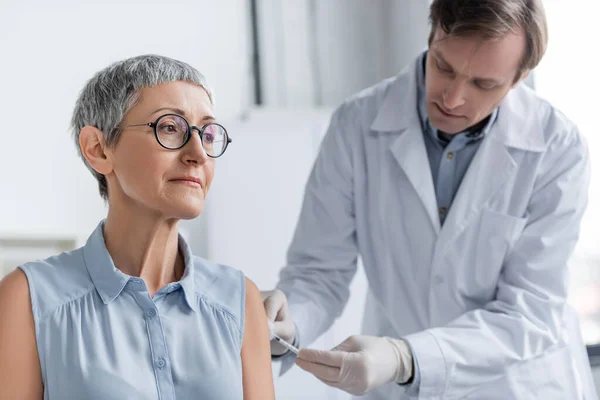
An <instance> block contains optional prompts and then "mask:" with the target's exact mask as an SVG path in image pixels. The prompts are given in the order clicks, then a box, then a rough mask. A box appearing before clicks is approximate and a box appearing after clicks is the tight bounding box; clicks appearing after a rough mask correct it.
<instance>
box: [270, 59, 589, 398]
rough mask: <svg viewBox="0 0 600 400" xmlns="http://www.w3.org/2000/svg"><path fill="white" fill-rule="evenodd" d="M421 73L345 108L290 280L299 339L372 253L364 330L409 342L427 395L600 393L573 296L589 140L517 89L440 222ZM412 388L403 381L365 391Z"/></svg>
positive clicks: (326, 319) (405, 392)
mask: <svg viewBox="0 0 600 400" xmlns="http://www.w3.org/2000/svg"><path fill="white" fill-rule="evenodd" d="M416 68H417V63H414V64H413V65H411V66H410V67H408V68H407V69H406V70H405V71H404V72H402V73H401V74H400V75H399V76H397V77H395V78H391V79H388V80H386V81H384V82H382V83H380V84H378V85H376V86H374V87H372V88H369V89H367V90H365V91H363V92H361V93H359V94H358V95H356V96H354V97H352V98H351V99H349V100H348V101H346V102H345V103H344V104H343V105H342V106H340V108H339V109H338V110H337V111H336V112H335V114H334V115H333V117H332V120H331V125H330V128H329V130H328V132H327V135H326V136H325V138H324V141H323V143H322V147H321V150H320V153H319V156H318V158H317V161H316V163H315V166H314V169H313V171H312V173H311V175H310V178H309V181H308V183H307V185H306V192H305V198H304V203H303V208H302V212H301V215H300V219H299V222H298V225H297V229H296V232H295V236H294V239H293V241H292V244H291V246H290V249H289V252H288V266H287V267H285V268H284V269H283V270H282V272H281V276H280V283H279V285H278V287H279V288H281V289H282V290H283V291H284V292H285V293H286V294H287V295H288V300H289V304H290V310H291V315H292V317H293V319H294V322H295V323H296V325H297V327H298V333H299V337H300V341H301V344H302V345H303V346H306V345H308V344H310V342H312V341H313V340H314V339H315V338H316V337H317V336H318V335H320V334H322V333H323V332H324V331H325V330H326V329H327V328H328V327H329V326H330V325H331V324H332V322H333V320H334V319H335V318H336V317H337V316H339V315H340V314H341V312H342V310H343V308H344V306H345V304H346V302H347V299H348V296H349V290H348V287H349V284H350V281H351V279H352V277H353V276H354V274H355V272H356V268H357V256H358V255H359V254H360V257H361V258H362V261H363V265H364V268H365V273H366V276H367V279H368V282H369V291H368V296H367V303H366V310H365V317H364V322H363V333H364V334H368V335H375V336H390V337H396V338H399V337H404V338H406V339H407V340H408V342H409V343H410V346H411V348H412V350H413V352H414V354H415V357H416V358H417V361H418V365H419V369H420V386H419V390H418V398H419V399H487V400H490V399H498V400H500V399H501V400H510V399H544V400H554V399H556V400H559V399H560V400H565V399H581V398H585V399H588V400H589V399H596V398H597V397H596V395H595V391H594V387H593V383H592V380H591V371H590V366H589V362H588V360H587V357H586V354H585V347H584V345H583V343H582V340H581V335H580V333H579V330H578V324H579V322H578V319H577V317H576V316H575V315H574V314H573V312H572V310H571V309H570V308H569V307H567V306H566V301H565V300H566V297H567V275H568V274H567V260H568V259H569V256H570V254H571V252H572V250H573V247H574V245H575V243H576V241H577V238H578V233H579V223H580V219H581V216H582V213H583V211H584V208H585V206H586V202H587V190H588V180H589V159H588V152H587V147H586V144H585V143H584V140H583V138H582V137H581V135H580V134H579V132H578V130H577V128H576V127H575V126H574V124H573V123H571V122H570V121H569V120H568V119H567V118H565V116H564V115H563V114H561V113H560V112H559V111H557V110H556V109H554V108H552V107H551V106H550V105H549V104H548V103H547V102H546V101H544V100H542V99H540V98H538V97H537V96H536V94H535V93H534V92H533V91H531V90H530V89H529V88H527V87H525V86H524V85H520V86H519V87H517V88H515V89H513V90H512V91H511V92H510V93H509V94H508V95H507V96H506V98H505V99H504V100H503V102H502V103H501V105H500V108H499V114H498V119H497V120H496V123H495V124H494V125H493V127H492V128H491V130H490V131H489V132H488V134H487V135H486V137H485V138H484V139H483V142H482V143H481V146H480V148H479V150H478V152H477V154H476V155H475V157H474V159H473V161H472V163H471V165H470V167H469V169H468V171H467V173H466V175H465V177H464V179H463V181H462V184H461V187H460V189H459V190H458V193H457V195H456V197H455V199H454V202H453V204H452V207H451V208H450V211H449V214H448V216H447V218H446V221H445V223H444V225H443V227H441V226H440V221H439V217H438V209H437V204H436V197H435V193H434V185H433V180H432V174H431V170H430V166H429V161H428V158H427V153H426V149H425V145H424V138H423V133H422V131H421V125H420V123H419V118H418V114H417V104H416V99H417V75H416V71H417V70H416ZM355 333H356V332H349V334H355ZM414 389H415V387H414V385H413V387H409V388H408V389H407V388H406V387H401V386H399V385H396V384H392V383H390V384H387V385H384V386H382V387H380V388H378V389H375V390H373V391H371V392H370V393H369V394H368V395H367V396H365V397H362V398H363V399H372V400H374V399H386V400H387V399H405V398H416V396H411V394H410V393H411V392H412V391H414ZM584 395H585V397H584Z"/></svg>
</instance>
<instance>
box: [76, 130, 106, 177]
mask: <svg viewBox="0 0 600 400" xmlns="http://www.w3.org/2000/svg"><path fill="white" fill-rule="evenodd" d="M79 147H80V148H81V153H82V154H83V156H84V157H85V159H86V160H87V162H88V164H90V166H91V167H92V168H93V169H94V170H95V171H96V172H98V173H100V174H102V175H108V174H110V173H111V172H112V170H113V165H112V159H111V157H110V154H109V152H108V148H107V147H106V143H105V142H104V135H103V134H102V132H101V131H100V130H99V129H98V128H95V127H93V126H84V127H83V128H81V132H79Z"/></svg>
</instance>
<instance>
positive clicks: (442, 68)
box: [435, 61, 452, 74]
mask: <svg viewBox="0 0 600 400" xmlns="http://www.w3.org/2000/svg"><path fill="white" fill-rule="evenodd" d="M435 66H436V67H437V69H438V70H439V71H441V72H443V73H446V74H451V73H452V70H451V69H450V68H447V67H445V66H442V65H441V64H440V62H439V61H436V62H435Z"/></svg>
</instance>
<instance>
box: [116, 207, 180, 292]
mask: <svg viewBox="0 0 600 400" xmlns="http://www.w3.org/2000/svg"><path fill="white" fill-rule="evenodd" d="M177 225H178V220H175V219H171V220H167V219H164V218H160V217H159V216H156V215H152V214H151V213H149V212H148V210H140V209H139V208H138V209H130V208H124V207H115V206H113V205H111V207H110V208H109V212H108V217H107V218H106V223H105V225H104V242H105V244H106V248H107V249H108V252H109V254H110V255H111V257H112V259H113V262H114V263H115V266H116V267H117V268H118V269H119V270H120V271H122V272H123V273H125V274H127V275H131V276H139V277H140V278H142V279H144V281H145V282H146V286H147V287H148V290H149V292H150V295H151V296H153V295H154V293H156V292H157V291H158V290H159V289H160V288H162V287H164V286H165V285H167V284H168V283H171V282H175V281H178V280H179V279H181V276H182V275H183V272H184V269H185V266H184V262H183V257H182V256H181V255H180V254H179V249H178V235H177Z"/></svg>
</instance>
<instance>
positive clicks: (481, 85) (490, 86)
mask: <svg viewBox="0 0 600 400" xmlns="http://www.w3.org/2000/svg"><path fill="white" fill-rule="evenodd" d="M475 84H476V85H477V87H478V88H480V89H483V90H492V89H494V88H495V87H496V85H494V84H493V83H489V82H475Z"/></svg>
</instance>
